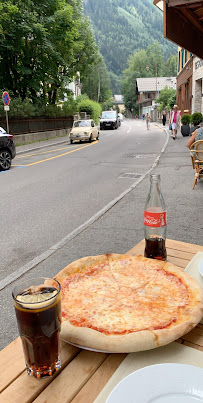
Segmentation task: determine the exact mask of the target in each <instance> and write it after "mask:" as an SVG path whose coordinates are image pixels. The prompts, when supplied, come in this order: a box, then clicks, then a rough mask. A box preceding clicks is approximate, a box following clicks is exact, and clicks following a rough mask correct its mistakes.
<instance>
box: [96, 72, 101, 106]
mask: <svg viewBox="0 0 203 403" xmlns="http://www.w3.org/2000/svg"><path fill="white" fill-rule="evenodd" d="M98 79H99V81H98V95H97V102H98V103H99V98H100V91H101V82H100V73H99V69H98Z"/></svg>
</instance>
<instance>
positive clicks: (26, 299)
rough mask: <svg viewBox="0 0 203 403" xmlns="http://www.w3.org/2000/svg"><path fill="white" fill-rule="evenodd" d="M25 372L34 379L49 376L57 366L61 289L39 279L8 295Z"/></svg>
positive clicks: (49, 280)
mask: <svg viewBox="0 0 203 403" xmlns="http://www.w3.org/2000/svg"><path fill="white" fill-rule="evenodd" d="M12 297H13V302H14V307H15V312H16V317H17V323H18V329H19V333H20V337H21V340H22V345H23V350H24V355H25V362H26V367H27V372H28V374H29V375H33V376H34V377H35V378H43V377H45V376H52V375H53V374H54V372H55V371H56V370H57V369H58V368H60V367H61V360H60V354H59V333H60V330H61V286H60V283H59V282H58V281H57V280H53V279H50V278H44V277H39V278H35V279H31V280H27V281H25V282H22V283H21V284H19V285H17V286H16V287H15V288H14V290H13V292H12Z"/></svg>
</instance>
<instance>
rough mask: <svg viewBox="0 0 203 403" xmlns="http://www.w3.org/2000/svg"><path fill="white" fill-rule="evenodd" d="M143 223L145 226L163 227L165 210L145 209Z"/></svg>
mask: <svg viewBox="0 0 203 403" xmlns="http://www.w3.org/2000/svg"><path fill="white" fill-rule="evenodd" d="M144 225H146V226H147V227H164V226H165V225H166V211H163V212H161V213H154V212H153V213H151V212H149V211H145V212H144Z"/></svg>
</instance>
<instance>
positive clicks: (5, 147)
mask: <svg viewBox="0 0 203 403" xmlns="http://www.w3.org/2000/svg"><path fill="white" fill-rule="evenodd" d="M15 155H16V148H15V144H14V141H13V136H12V134H8V133H6V131H5V130H4V129H3V127H0V171H6V170H7V169H9V168H10V166H11V160H12V159H13V158H14V157H15Z"/></svg>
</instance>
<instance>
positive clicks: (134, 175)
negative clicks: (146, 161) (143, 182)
mask: <svg viewBox="0 0 203 403" xmlns="http://www.w3.org/2000/svg"><path fill="white" fill-rule="evenodd" d="M140 176H142V175H141V174H134V173H124V174H122V175H121V176H119V178H121V179H125V178H131V179H138V178H140Z"/></svg>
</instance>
